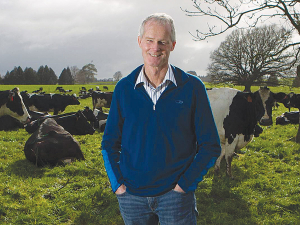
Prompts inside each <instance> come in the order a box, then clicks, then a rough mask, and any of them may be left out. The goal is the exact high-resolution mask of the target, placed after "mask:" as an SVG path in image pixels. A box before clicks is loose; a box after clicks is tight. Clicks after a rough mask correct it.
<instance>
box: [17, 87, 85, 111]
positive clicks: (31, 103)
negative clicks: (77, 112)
mask: <svg viewBox="0 0 300 225" xmlns="http://www.w3.org/2000/svg"><path fill="white" fill-rule="evenodd" d="M22 96H23V98H24V103H25V105H26V107H27V108H29V109H30V110H31V111H38V112H54V113H53V114H54V115H57V114H58V113H62V112H63V111H64V110H65V109H66V107H67V106H68V105H79V104H80V102H79V101H78V99H77V98H76V96H75V95H61V94H44V95H37V94H33V95H30V94H28V93H24V92H22Z"/></svg>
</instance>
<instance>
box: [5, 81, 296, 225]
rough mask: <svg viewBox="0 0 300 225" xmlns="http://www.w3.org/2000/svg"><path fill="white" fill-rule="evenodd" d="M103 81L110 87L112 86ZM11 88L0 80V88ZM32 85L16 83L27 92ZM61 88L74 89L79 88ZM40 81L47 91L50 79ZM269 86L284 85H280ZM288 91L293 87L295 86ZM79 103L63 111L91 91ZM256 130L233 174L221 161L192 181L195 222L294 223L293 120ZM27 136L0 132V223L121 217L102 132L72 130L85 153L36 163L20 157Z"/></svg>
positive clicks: (87, 102)
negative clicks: (60, 162) (66, 160)
mask: <svg viewBox="0 0 300 225" xmlns="http://www.w3.org/2000/svg"><path fill="white" fill-rule="evenodd" d="M95 86H97V85H86V88H94V89H95ZM98 86H99V87H100V89H101V85H98ZM107 86H108V87H109V91H113V89H114V86H113V85H107ZM13 87H14V86H3V85H1V86H0V89H1V90H8V89H12V88H13ZM39 87H40V86H30V85H28V86H21V85H20V86H19V88H20V91H23V90H27V91H28V92H32V91H33V90H37V89H39ZM63 87H64V89H73V90H74V91H73V92H74V93H78V91H79V89H80V88H81V86H80V85H77V86H76V85H73V86H67V85H66V87H65V86H63ZM207 87H210V85H207ZM43 88H44V90H45V91H46V92H47V93H49V92H52V93H54V91H55V88H56V86H43ZM237 88H238V89H240V90H242V89H243V88H242V87H237ZM257 89H258V87H253V88H252V91H256V90H257ZM271 90H272V91H273V92H279V91H284V92H286V93H288V92H290V89H289V88H287V87H276V88H272V87H271ZM292 91H294V92H295V93H300V89H293V90H292ZM80 102H81V105H79V106H68V107H67V109H66V111H65V112H74V111H77V110H79V109H80V110H81V109H83V108H84V107H85V106H89V107H92V100H91V98H88V99H82V100H80ZM105 110H106V111H107V112H108V109H105ZM293 110H296V109H293ZM285 111H287V109H285V108H284V106H283V105H281V104H280V107H279V108H278V109H275V110H274V111H273V121H275V118H276V116H279V115H280V114H282V113H283V112H285ZM263 129H264V131H263V133H262V134H261V135H260V137H258V138H255V139H253V141H252V142H251V143H250V144H248V145H247V146H246V147H245V148H243V149H242V150H241V151H240V152H238V155H239V157H236V158H234V159H233V163H232V169H233V171H232V173H233V175H234V177H235V179H234V180H232V179H229V178H227V177H226V176H225V165H224V164H222V168H223V170H222V172H221V174H220V175H219V176H215V175H214V173H213V170H210V171H209V173H208V174H207V175H206V176H205V178H204V180H203V181H202V182H201V183H200V184H199V186H198V188H197V190H196V196H197V207H198V211H199V217H198V224H212V225H215V224H222V225H223V224H228V225H229V224H235V225H236V224H241V225H244V224H249V225H252V224H300V167H299V159H300V145H299V144H297V143H295V142H294V137H295V135H296V133H297V129H298V126H297V125H285V126H280V125H275V122H273V125H272V126H269V127H263ZM29 137H30V134H28V133H27V132H26V131H25V130H24V129H19V130H15V131H10V132H4V131H0V224H45V225H46V224H47V225H48V224H78V225H84V224H102V225H113V224H123V222H122V219H121V216H120V214H119V210H118V204H117V200H116V198H115V196H114V194H113V193H112V192H111V189H110V185H109V181H108V178H107V176H106V173H105V169H104V166H103V160H102V156H101V140H102V133H99V132H98V131H96V133H95V134H94V135H85V136H78V135H75V136H74V137H75V139H76V140H78V142H79V143H80V145H81V149H82V151H83V154H84V156H85V158H86V160H85V161H81V162H75V163H72V164H69V165H64V166H57V167H54V168H50V167H44V168H37V167H36V166H34V165H33V164H31V163H30V162H28V161H27V160H26V159H25V155H24V153H23V149H24V144H25V142H26V141H27V139H28V138H29Z"/></svg>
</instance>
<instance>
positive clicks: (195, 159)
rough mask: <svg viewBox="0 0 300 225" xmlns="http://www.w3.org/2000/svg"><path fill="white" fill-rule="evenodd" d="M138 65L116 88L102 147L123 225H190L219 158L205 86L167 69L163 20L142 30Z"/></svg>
mask: <svg viewBox="0 0 300 225" xmlns="http://www.w3.org/2000/svg"><path fill="white" fill-rule="evenodd" d="M138 44H139V46H140V48H141V50H142V56H143V59H144V65H142V66H139V67H138V68H136V69H135V70H134V71H133V72H132V73H131V74H129V75H128V76H127V77H125V78H123V79H122V80H120V81H119V82H118V84H117V85H116V87H115V91H114V94H113V100H112V104H111V108H110V112H109V116H108V119H107V124H106V128H105V132H104V135H103V141H102V149H103V150H102V154H103V159H104V164H105V168H106V171H107V174H108V177H109V179H110V182H111V186H112V190H113V192H115V194H116V195H117V198H118V201H119V206H120V211H121V214H122V217H123V220H124V222H125V224H126V225H128V224H141V225H144V224H151V225H152V224H158V222H159V223H160V224H172V225H178V224H184V225H187V224H189V225H191V224H196V215H197V209H196V201H195V195H194V191H195V189H196V188H197V184H198V182H200V181H201V180H202V177H203V176H204V175H205V174H206V173H207V171H208V169H209V168H210V167H211V166H213V165H214V163H215V160H216V159H217V157H218V156H219V155H220V152H221V148H220V141H219V136H218V133H217V130H216V126H215V122H214V119H213V115H212V112H211V108H210V104H209V101H208V98H207V94H206V89H205V87H204V85H203V83H202V82H201V81H200V80H199V79H198V78H196V77H194V76H192V75H190V74H187V73H185V72H183V71H182V70H180V69H179V68H177V67H174V66H171V65H169V62H168V59H169V55H170V52H171V51H173V50H174V47H175V44H176V39H175V29H174V23H173V20H172V18H171V17H170V16H168V15H166V14H153V15H151V16H149V17H148V18H146V19H145V20H144V21H143V23H142V25H141V28H140V34H139V36H138Z"/></svg>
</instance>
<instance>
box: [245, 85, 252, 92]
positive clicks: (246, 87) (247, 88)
mask: <svg viewBox="0 0 300 225" xmlns="http://www.w3.org/2000/svg"><path fill="white" fill-rule="evenodd" d="M244 92H251V85H250V84H245V90H244Z"/></svg>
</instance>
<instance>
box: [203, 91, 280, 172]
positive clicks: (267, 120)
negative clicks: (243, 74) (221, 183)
mask: <svg viewBox="0 0 300 225" xmlns="http://www.w3.org/2000/svg"><path fill="white" fill-rule="evenodd" d="M207 93H208V97H209V100H210V103H211V107H212V111H213V115H214V119H215V122H216V125H217V129H218V133H219V136H220V141H221V147H222V152H221V155H220V156H219V158H218V159H217V161H216V164H215V171H216V172H218V171H219V170H220V163H221V160H222V159H223V157H224V156H225V160H226V165H227V171H226V172H227V175H228V176H230V177H232V174H231V161H232V157H233V156H234V154H235V150H239V149H241V148H243V147H245V146H246V145H247V144H248V143H249V142H250V141H251V140H252V138H253V136H254V135H258V134H259V133H260V132H261V130H260V128H259V126H258V125H257V123H258V122H259V124H260V125H263V126H269V125H271V124H272V107H273V105H274V102H275V101H278V102H284V99H285V97H286V95H285V96H282V93H280V94H276V93H273V92H271V91H270V89H269V88H267V87H264V88H260V90H259V91H256V92H255V93H245V92H241V91H239V90H236V89H232V88H219V89H218V88H216V89H212V90H208V91H207Z"/></svg>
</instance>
